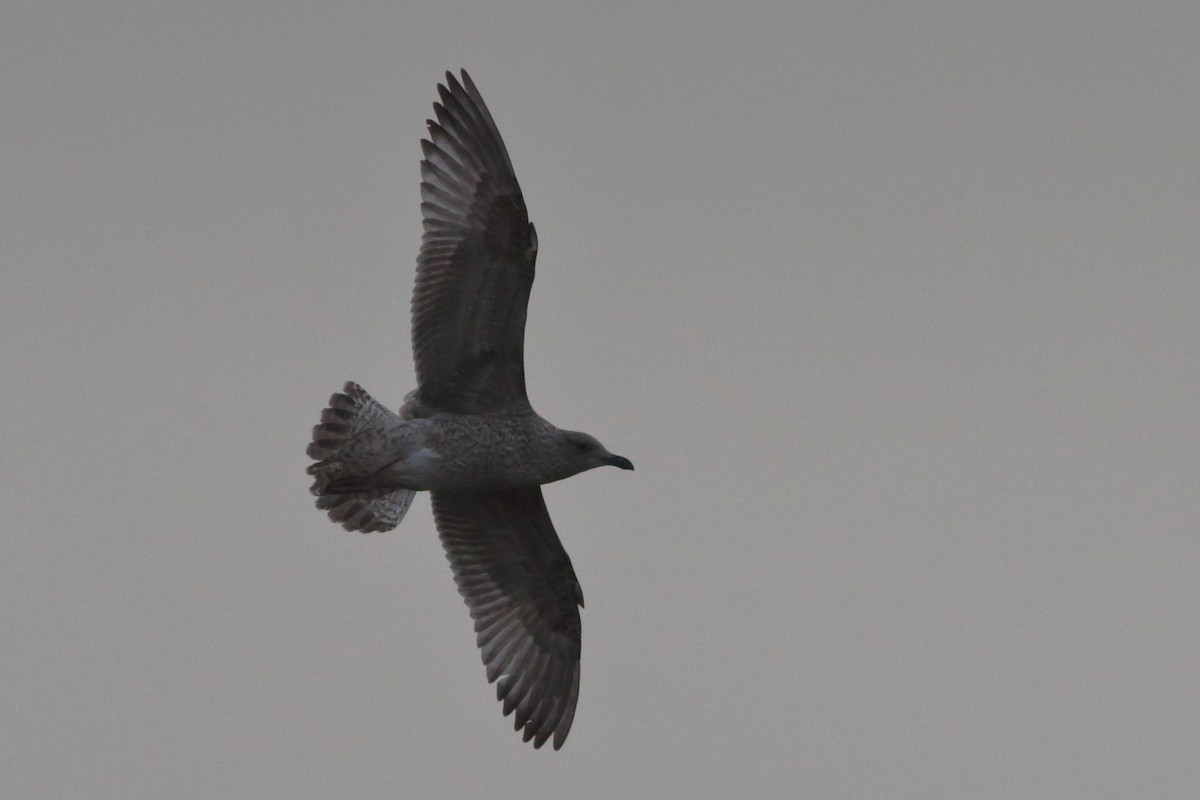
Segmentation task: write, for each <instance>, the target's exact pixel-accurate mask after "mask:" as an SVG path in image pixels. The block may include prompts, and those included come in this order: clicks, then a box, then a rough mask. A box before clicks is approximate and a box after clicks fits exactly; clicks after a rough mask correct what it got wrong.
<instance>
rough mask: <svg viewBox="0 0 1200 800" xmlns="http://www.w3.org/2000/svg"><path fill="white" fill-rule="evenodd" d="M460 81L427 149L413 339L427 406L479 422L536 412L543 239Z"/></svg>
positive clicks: (468, 86)
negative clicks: (528, 319) (532, 313)
mask: <svg viewBox="0 0 1200 800" xmlns="http://www.w3.org/2000/svg"><path fill="white" fill-rule="evenodd" d="M462 79H463V82H462V83H461V84H460V83H459V82H458V81H457V80H455V78H454V76H453V75H451V74H450V73H448V72H447V73H446V86H438V94H439V95H440V97H441V101H440V102H437V103H434V104H433V108H434V112H435V113H436V115H437V121H436V122H434V121H433V120H429V122H428V125H429V139H428V140H422V142H421V150H422V152H423V153H424V154H425V158H424V160H422V161H421V213H422V217H423V219H424V225H425V232H424V235H423V236H422V237H421V253H420V255H419V256H418V257H417V281H416V287H415V288H414V290H413V299H412V318H413V336H412V338H413V359H414V360H415V362H416V368H417V380H418V386H419V390H418V391H419V397H420V403H419V404H420V406H421V407H422V408H425V409H429V410H435V411H449V412H452V413H459V414H472V413H482V412H486V411H497V410H501V409H507V408H513V407H522V406H523V407H528V405H529V400H528V398H527V397H526V395H525V362H524V357H523V350H524V341H525V308H526V305H527V304H528V302H529V289H530V287H531V286H532V285H533V272H534V269H533V264H534V260H535V258H536V257H537V236H536V234H535V233H534V229H533V225H532V224H531V223H530V222H529V215H528V213H527V212H526V210H525V200H524V198H523V197H522V196H521V187H520V186H518V185H517V178H516V176H515V175H514V174H513V168H512V163H511V162H510V161H509V160H508V152H507V151H506V150H505V148H504V142H503V141H501V139H500V132H499V131H498V130H496V123H495V122H494V121H493V120H492V115H491V114H490V113H489V112H488V109H487V106H486V105H484V102H483V98H482V97H480V96H479V90H478V89H476V88H475V84H474V83H473V82H472V81H471V78H470V76H469V75H467V73H466V72H465V71H464V72H463V73H462ZM447 87H448V88H447Z"/></svg>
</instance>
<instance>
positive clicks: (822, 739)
mask: <svg viewBox="0 0 1200 800" xmlns="http://www.w3.org/2000/svg"><path fill="white" fill-rule="evenodd" d="M561 6H562V4H559V3H553V2H512V3H503V4H499V3H498V4H491V5H490V6H484V7H470V6H458V5H454V4H450V3H446V2H444V0H438V2H425V3H374V4H345V3H338V4H327V3H298V2H289V3H283V2H257V3H255V2H251V3H242V2H238V3H233V2H221V3H176V2H169V3H167V2H143V3H134V2H107V3H104V2H97V3H72V2H67V3H58V2H47V3H9V4H6V5H5V7H4V10H3V11H0V104H2V107H3V109H4V111H3V115H2V117H0V120H2V121H0V125H2V132H0V184H2V185H3V187H4V189H3V192H0V203H3V210H2V212H0V239H2V240H3V242H4V248H3V254H2V255H0V259H2V261H3V265H4V276H5V280H4V287H5V288H4V292H3V293H2V294H0V340H2V341H3V343H4V344H3V347H2V348H0V368H2V370H3V374H4V375H5V378H6V382H7V389H6V390H5V391H4V392H3V393H0V397H2V400H0V402H2V403H3V407H2V409H0V410H2V411H3V413H2V414H0V420H3V422H2V423H0V425H2V428H0V436H2V440H3V442H4V446H3V448H0V460H2V461H0V463H2V470H3V471H2V475H3V481H2V482H0V504H2V507H3V508H4V515H5V528H6V530H7V535H6V537H5V546H4V549H3V558H2V559H0V603H2V606H3V608H4V614H3V615H0V640H2V641H3V642H4V646H3V647H2V648H0V720H2V722H0V784H2V785H4V786H5V787H6V791H7V792H8V793H9V794H11V796H13V797H37V798H81V797H87V798H155V800H157V799H158V798H163V797H173V798H218V797H220V798H237V797H246V798H250V797H253V798H289V799H294V798H329V797H354V798H383V797H412V798H423V797H429V798H434V797H456V798H458V797H461V798H471V797H487V798H489V800H501V799H502V798H526V797H542V796H562V795H569V796H571V797H573V798H581V799H582V800H586V799H588V798H612V797H734V796H738V797H741V796H752V797H763V798H774V797H819V798H922V799H926V798H953V800H962V799H963V798H1014V797H1021V798H1065V797H1072V798H1074V797H1078V798H1089V799H1091V798H1108V797H1112V798H1118V797H1132V796H1137V797H1141V798H1179V797H1183V796H1188V795H1190V794H1192V793H1194V791H1195V788H1196V786H1197V785H1200V759H1198V758H1197V753H1200V726H1198V723H1197V720H1200V614H1198V613H1197V608H1198V607H1200V581H1198V580H1197V575H1198V574H1200V544H1198V542H1197V534H1198V528H1200V524H1198V523H1200V447H1198V446H1200V403H1198V401H1197V398H1198V397H1200V366H1198V365H1200V362H1198V360H1197V352H1198V350H1200V266H1198V263H1197V261H1198V259H1197V253H1200V224H1198V223H1197V220H1198V219H1200V145H1198V142H1200V105H1198V104H1197V102H1196V97H1197V94H1196V92H1197V85H1198V81H1200V55H1198V53H1200V50H1198V49H1197V46H1196V43H1197V42H1198V41H1200V10H1198V7H1197V6H1195V5H1194V4H1185V3H1176V4H1166V3H1137V4H1133V3H1125V4H1120V3H1094V4H1090V5H1089V4H1066V3H1062V4H1047V3H1032V2H1031V3H1007V4H1004V3H982V2H980V3H974V2H971V3H961V2H954V3H951V2H942V3H936V2H926V3H890V4H884V3H877V4H876V3H867V4H863V3H827V4H817V5H813V6H807V5H804V4H796V3H774V4H767V3H762V4H753V5H752V6H751V7H745V6H742V5H740V4H732V3H730V4H715V3H714V4H708V5H688V4H683V3H675V4H671V5H670V6H668V5H667V4H652V5H651V7H647V4H646V3H642V2H639V3H604V4H600V3H597V4H591V6H590V7H589V8H587V9H586V10H582V9H578V8H577V9H573V10H565V9H564V8H562V7H561ZM460 66H464V67H466V68H468V69H469V70H470V71H471V73H472V75H473V77H474V78H475V80H476V82H477V83H478V85H479V87H480V89H481V91H482V92H483V95H484V97H485V98H486V100H487V102H488V103H489V104H490V106H491V108H492V111H493V113H494V115H495V117H496V119H497V122H498V124H499V126H500V129H501V132H502V133H503V135H504V137H505V139H506V141H507V143H508V147H509V150H510V153H511V155H512V158H513V162H514V164H515V166H516V170H517V174H518V176H519V178H520V180H521V183H522V185H523V187H524V190H525V195H526V199H527V201H528V205H529V210H530V215H531V217H532V218H533V220H534V221H535V222H536V223H537V226H538V233H539V239H540V245H541V248H540V258H539V277H538V281H537V284H536V285H535V287H534V292H533V299H532V305H531V310H530V318H529V329H528V339H527V355H526V362H527V371H528V379H529V387H530V394H531V396H532V398H533V401H534V404H535V406H536V407H537V408H538V410H539V411H540V412H541V413H542V414H543V415H545V416H546V417H547V418H549V419H551V420H552V421H555V422H556V423H558V424H560V425H563V426H564V427H571V428H582V429H585V430H588V431H589V432H591V433H594V434H595V435H597V436H598V437H600V438H601V439H602V440H603V441H604V442H605V443H606V444H607V445H609V446H610V447H611V448H612V449H613V450H614V451H615V452H618V453H621V454H623V455H627V456H629V457H630V458H631V459H632V460H633V461H634V462H635V463H636V464H637V468H638V469H637V472H635V473H625V472H620V471H618V470H601V471H598V472H592V473H587V474H585V475H582V476H579V477H577V478H574V479H571V480H569V481H566V482H563V483H560V484H556V485H554V486H552V487H550V488H549V489H548V490H547V502H548V504H549V506H550V509H551V513H552V515H553V517H554V519H555V521H556V524H557V526H558V528H559V532H560V535H561V537H562V539H563V541H564V543H565V545H566V547H567V549H568V551H569V553H570V554H571V557H572V559H573V560H574V563H575V568H576V571H577V573H578V574H579V577H580V580H581V581H582V583H583V587H584V591H585V594H586V596H587V603H588V604H587V608H586V609H585V610H584V614H583V624H584V650H583V652H584V663H583V686H582V693H581V699H580V704H579V710H578V714H577V717H576V720H575V727H574V729H573V731H572V733H571V738H570V740H569V741H568V743H567V745H566V747H565V748H564V749H563V750H562V751H561V752H558V753H554V752H551V751H549V750H548V749H547V750H544V751H534V750H533V749H532V748H530V747H529V746H528V745H523V744H522V743H521V741H520V737H519V736H517V735H516V734H514V733H513V732H512V731H511V723H510V721H509V720H507V719H504V718H502V717H501V715H500V707H499V705H498V704H497V703H496V702H495V700H494V694H493V689H492V688H491V687H489V686H487V685H486V684H485V681H484V674H483V669H482V667H481V665H480V663H479V657H478V654H477V651H476V649H475V646H474V641H473V636H472V632H471V623H470V620H469V618H468V615H467V610H466V608H465V607H464V605H463V603H462V601H461V600H460V598H459V596H458V594H457V592H456V591H455V588H454V585H453V582H452V580H451V576H450V570H449V568H448V566H447V564H446V562H445V559H444V557H443V555H442V553H441V548H440V546H439V544H438V541H437V536H436V533H435V531H434V528H433V524H432V520H431V517H430V513H429V508H428V501H427V499H426V498H424V497H421V498H419V499H418V502H417V504H416V505H415V506H414V509H413V511H412V512H411V513H410V514H409V516H408V518H407V519H406V520H405V521H404V523H403V525H402V527H401V528H400V529H399V530H397V531H395V532H393V533H390V534H376V535H370V536H361V535H355V534H348V533H346V532H344V531H342V530H340V529H339V528H337V527H335V526H334V525H332V524H331V523H330V522H329V521H328V520H327V519H325V517H324V515H322V514H320V513H319V512H317V511H316V510H315V509H314V508H313V506H312V499H311V497H310V496H309V494H308V490H307V489H308V483H309V480H308V478H307V476H305V475H304V467H305V466H306V459H305V457H304V448H305V445H306V442H307V438H308V431H309V428H310V427H311V426H312V424H313V423H314V422H315V421H316V419H317V415H318V413H319V411H320V409H321V407H322V404H323V403H324V401H325V400H326V398H327V397H328V395H329V394H330V393H331V392H332V391H334V390H336V389H338V388H339V387H340V386H341V384H342V382H343V381H345V380H347V379H353V380H356V381H359V382H360V383H362V384H363V385H364V386H365V387H367V388H368V389H369V390H370V391H371V392H372V393H373V394H374V395H376V396H377V397H379V398H380V399H381V400H384V401H386V402H388V403H390V404H392V405H396V404H398V403H399V401H400V398H401V397H402V396H403V394H404V392H406V391H407V390H408V389H410V388H412V385H413V373H412V365H411V360H410V350H409V339H408V300H409V292H410V290H411V285H412V276H413V261H414V258H415V256H416V252H417V247H418V237H419V232H420V214H419V209H418V191H417V184H418V170H417V165H418V161H419V158H420V150H419V147H418V140H419V139H420V137H421V136H422V135H423V133H424V120H425V119H426V117H428V116H430V115H431V108H430V104H431V102H432V101H433V99H434V98H435V97H436V93H435V85H436V83H437V82H438V81H439V80H440V79H441V76H442V73H443V71H444V70H445V69H456V68H458V67H460Z"/></svg>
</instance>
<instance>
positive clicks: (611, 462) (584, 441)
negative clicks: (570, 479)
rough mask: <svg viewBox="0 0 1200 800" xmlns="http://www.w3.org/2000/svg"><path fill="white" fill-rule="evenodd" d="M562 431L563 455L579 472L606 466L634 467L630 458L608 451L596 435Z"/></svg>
mask: <svg viewBox="0 0 1200 800" xmlns="http://www.w3.org/2000/svg"><path fill="white" fill-rule="evenodd" d="M562 433H563V435H562V441H561V446H562V448H563V455H564V456H565V458H566V459H567V461H568V463H570V464H572V465H574V466H575V467H576V468H577V470H578V471H579V472H583V471H584V470H587V469H593V468H595V467H604V466H609V467H620V468H621V469H633V464H632V462H630V460H629V459H628V458H625V457H624V456H618V455H613V454H612V453H610V452H608V450H607V449H605V447H604V445H602V444H600V442H599V441H597V440H596V437H594V436H589V435H587V434H586V433H579V432H578V431H563V432H562Z"/></svg>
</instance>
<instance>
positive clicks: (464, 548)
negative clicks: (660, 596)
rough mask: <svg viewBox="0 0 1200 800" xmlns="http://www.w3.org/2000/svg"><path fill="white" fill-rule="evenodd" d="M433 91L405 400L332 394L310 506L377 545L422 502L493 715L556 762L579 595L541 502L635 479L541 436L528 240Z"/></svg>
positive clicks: (482, 134)
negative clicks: (590, 483)
mask: <svg viewBox="0 0 1200 800" xmlns="http://www.w3.org/2000/svg"><path fill="white" fill-rule="evenodd" d="M446 79H447V80H446V86H439V87H438V91H439V94H440V97H441V101H440V102H439V103H435V104H434V109H435V111H436V116H437V121H436V122H434V121H430V122H429V130H430V139H429V140H427V141H423V142H422V143H421V145H422V151H423V152H424V155H425V158H424V160H423V161H422V163H421V176H422V183H421V197H422V203H421V208H422V214H423V217H424V222H425V233H424V236H423V237H422V244H421V253H420V255H419V256H418V259H417V281H416V286H415V288H414V291H413V299H412V315H413V356H414V360H415V363H416V368H417V377H418V384H419V385H418V388H417V389H416V390H415V391H413V392H411V393H410V394H409V396H408V397H407V398H406V400H405V403H404V405H403V407H402V408H401V409H400V413H398V414H397V413H394V412H392V411H390V410H389V409H387V408H385V407H384V406H383V405H382V404H380V403H378V402H376V401H375V400H374V399H373V398H372V397H371V396H370V395H369V394H367V392H366V391H365V390H363V389H362V388H361V387H360V386H358V385H357V384H355V383H347V384H346V386H345V388H344V389H343V392H342V393H339V394H335V395H333V396H332V397H331V398H330V401H329V406H328V407H327V408H326V409H325V410H324V411H323V412H322V414H321V422H320V424H318V425H317V426H316V427H315V428H313V438H312V442H311V443H310V444H309V447H308V454H309V456H310V457H311V458H313V459H314V461H315V463H313V464H312V465H311V466H310V467H309V468H308V472H309V474H310V475H312V476H313V478H314V482H313V485H312V492H313V494H315V495H317V507H318V508H320V509H322V510H324V511H326V512H328V514H329V516H330V518H331V519H333V520H334V521H335V522H339V523H341V524H342V526H343V527H345V528H346V529H348V530H357V531H364V532H367V531H382V530H390V529H391V528H394V527H396V525H398V524H399V523H400V521H401V520H402V519H403V517H404V514H405V512H406V511H407V510H408V507H409V505H411V503H412V501H413V497H414V493H415V492H418V491H429V492H431V494H432V499H433V510H434V518H435V520H436V522H437V526H438V532H439V535H440V537H441V540H442V544H443V546H444V548H445V550H446V556H447V558H448V559H449V560H450V564H451V567H452V568H453V570H454V577H455V581H456V582H457V583H458V587H459V592H460V593H461V594H462V596H463V598H464V600H466V603H467V606H468V608H469V609H470V611H471V616H472V618H473V619H474V620H475V630H476V640H477V643H478V644H479V647H480V651H481V654H482V657H483V661H484V665H485V667H486V668H487V676H488V680H489V681H493V682H495V683H496V685H497V694H498V697H499V699H500V700H502V701H503V702H504V713H505V714H509V713H514V712H515V714H516V725H517V729H518V730H521V729H524V735H525V739H526V741H528V740H530V739H532V740H533V742H534V746H535V747H540V746H541V745H542V744H543V743H544V742H545V741H546V740H547V739H549V738H551V737H553V742H554V748H555V749H558V748H559V747H561V746H562V743H563V741H564V740H565V739H566V736H567V733H568V732H569V731H570V728H571V722H572V720H573V719H574V715H575V704H576V702H577V700H578V696H579V652H580V624H579V607H580V606H582V605H583V594H582V591H581V590H580V588H579V583H578V581H577V580H576V578H575V572H574V570H573V569H572V567H571V561H570V559H569V558H568V557H567V554H566V551H565V550H563V547H562V544H561V542H560V541H559V539H558V535H557V534H556V533H555V531H554V526H553V524H552V523H551V522H550V517H549V514H548V513H547V511H546V506H545V502H544V500H543V499H542V492H541V489H540V487H541V486H542V485H544V484H547V483H552V482H554V481H558V480H562V479H563V478H567V477H570V476H572V475H575V474H577V473H579V472H583V471H584V470H588V469H592V468H593V467H598V466H602V465H611V466H617V467H621V468H622V469H633V465H632V464H631V463H630V462H629V461H628V460H627V459H625V458H622V457H621V456H616V455H613V454H612V453H609V452H608V451H607V450H606V449H605V448H604V447H603V445H601V444H600V443H599V442H598V441H596V440H595V439H594V438H592V437H591V436H588V435H587V434H584V433H578V432H575V431H566V430H562V429H560V428H558V427H556V426H554V425H552V424H551V423H549V422H547V421H546V420H544V419H542V417H540V416H538V414H537V413H536V412H534V410H533V408H532V406H531V405H530V403H529V400H528V398H527V397H526V394H525V369H524V353H523V350H524V330H525V313H526V305H527V303H528V300H529V290H530V287H531V286H532V284H533V276H534V262H535V260H536V257H537V236H536V234H535V232H534V228H533V224H532V223H530V222H529V218H528V215H527V213H526V211H525V201H524V198H523V197H522V195H521V190H520V187H519V186H518V185H517V181H516V177H515V175H514V174H513V171H512V164H511V163H510V162H509V159H508V153H507V151H506V150H505V147H504V143H503V141H502V140H501V139H500V134H499V132H498V131H497V130H496V126H495V122H494V121H493V120H492V117H491V114H490V112H489V111H488V109H487V106H486V105H485V104H484V102H483V99H482V97H480V95H479V92H478V90H477V89H476V88H475V85H474V84H473V83H472V82H471V79H470V77H469V76H468V75H467V74H466V72H463V73H462V83H459V81H457V80H456V79H455V78H454V76H453V75H450V74H449V73H447V75H446Z"/></svg>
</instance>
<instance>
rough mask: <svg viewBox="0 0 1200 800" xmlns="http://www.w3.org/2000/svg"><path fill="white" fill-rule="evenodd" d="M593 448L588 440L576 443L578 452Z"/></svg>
mask: <svg viewBox="0 0 1200 800" xmlns="http://www.w3.org/2000/svg"><path fill="white" fill-rule="evenodd" d="M591 449H592V448H591V447H589V446H588V443H587V442H576V443H575V450H576V452H579V453H586V452H587V451H588V450H591Z"/></svg>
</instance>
